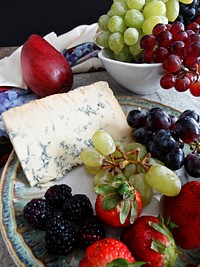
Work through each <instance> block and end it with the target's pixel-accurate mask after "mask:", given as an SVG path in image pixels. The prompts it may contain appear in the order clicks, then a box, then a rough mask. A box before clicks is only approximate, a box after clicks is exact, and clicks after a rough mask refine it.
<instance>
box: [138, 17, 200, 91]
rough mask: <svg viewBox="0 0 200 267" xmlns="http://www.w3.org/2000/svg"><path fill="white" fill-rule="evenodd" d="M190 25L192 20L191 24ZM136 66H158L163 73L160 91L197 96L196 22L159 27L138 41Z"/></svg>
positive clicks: (199, 46) (199, 30)
mask: <svg viewBox="0 0 200 267" xmlns="http://www.w3.org/2000/svg"><path fill="white" fill-rule="evenodd" d="M193 21H194V20H193ZM140 45H141V48H142V49H143V52H142V53H141V60H140V62H143V63H144V62H146V63H153V62H156V63H162V67H163V69H164V70H165V71H166V73H165V74H164V75H163V76H162V78H161V79H160V85H161V87H162V88H164V89H170V88H173V87H174V88H175V89H176V90H177V91H179V92H185V91H186V90H188V89H189V90H190V92H191V94H192V95H194V96H200V89H199V80H198V79H199V75H200V74H199V73H200V18H199V17H198V18H197V19H196V22H192V23H190V24H187V28H185V26H184V24H183V23H182V22H181V21H178V20H176V21H175V22H173V23H172V24H171V25H170V24H163V23H159V24H157V25H155V26H154V28H153V30H152V34H148V35H145V36H144V37H142V39H141V42H140Z"/></svg>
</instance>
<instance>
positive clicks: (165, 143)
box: [153, 129, 177, 153]
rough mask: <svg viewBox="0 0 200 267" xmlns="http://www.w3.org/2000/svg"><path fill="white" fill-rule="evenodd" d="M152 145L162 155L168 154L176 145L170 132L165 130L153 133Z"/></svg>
mask: <svg viewBox="0 0 200 267" xmlns="http://www.w3.org/2000/svg"><path fill="white" fill-rule="evenodd" d="M153 143H154V144H155V145H156V146H157V147H159V150H161V151H163V152H164V153H168V152H169V151H170V150H171V149H172V148H174V147H175V146H176V144H177V142H176V141H175V140H174V138H173V137H172V135H171V132H170V131H169V130H165V129H161V130H159V131H158V132H156V133H155V135H154V138H153Z"/></svg>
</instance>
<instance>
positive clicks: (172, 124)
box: [168, 114, 178, 130]
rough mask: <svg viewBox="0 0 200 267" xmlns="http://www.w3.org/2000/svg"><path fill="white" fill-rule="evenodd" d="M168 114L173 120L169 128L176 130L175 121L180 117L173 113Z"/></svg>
mask: <svg viewBox="0 0 200 267" xmlns="http://www.w3.org/2000/svg"><path fill="white" fill-rule="evenodd" d="M168 116H169V118H170V120H171V124H170V127H169V129H170V130H174V125H175V122H176V121H177V119H178V118H177V117H176V116H175V115H173V114H168Z"/></svg>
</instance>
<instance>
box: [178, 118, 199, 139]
mask: <svg viewBox="0 0 200 267" xmlns="http://www.w3.org/2000/svg"><path fill="white" fill-rule="evenodd" d="M174 129H175V131H176V133H177V135H178V136H179V138H180V139H181V140H182V141H183V142H185V143H188V144H189V143H191V142H193V141H197V139H198V138H199V137H200V127H199V124H198V123H197V121H195V120H194V119H193V118H191V117H189V116H183V117H181V118H179V119H178V120H177V121H176V123H175V127H174Z"/></svg>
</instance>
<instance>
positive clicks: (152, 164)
mask: <svg viewBox="0 0 200 267" xmlns="http://www.w3.org/2000/svg"><path fill="white" fill-rule="evenodd" d="M92 142H93V146H92V147H87V148H85V149H83V150H82V152H81V160H82V162H83V164H84V167H85V170H86V172H88V173H89V174H91V175H93V176H94V187H95V186H99V185H102V184H110V183H113V182H114V181H115V182H117V181H122V180H123V181H128V182H129V183H130V184H131V185H132V186H133V187H134V188H135V189H136V190H137V191H138V192H139V193H140V195H141V199H142V203H143V206H147V205H148V204H149V203H150V202H151V200H152V198H153V193H154V190H156V191H158V192H159V193H161V194H165V195H168V196H175V195H177V194H178V193H179V192H180V189H181V182H180V179H179V177H178V176H177V175H176V174H175V173H174V172H173V171H171V170H170V169H168V168H167V167H165V166H164V165H163V164H162V163H161V162H159V161H157V160H156V159H153V158H151V157H150V155H149V154H148V153H147V150H146V147H145V146H144V145H142V144H140V143H137V142H132V143H130V144H129V145H127V146H126V147H123V146H122V144H121V143H119V142H115V141H114V140H113V138H112V136H111V135H110V134H109V133H108V132H106V131H104V130H98V131H96V132H95V133H94V135H93V136H92Z"/></svg>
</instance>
